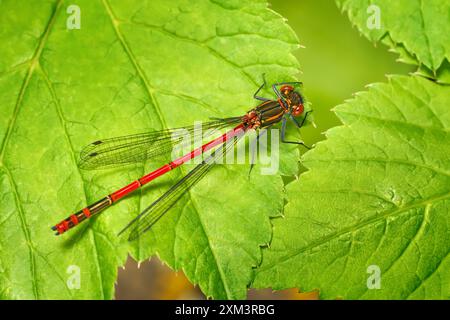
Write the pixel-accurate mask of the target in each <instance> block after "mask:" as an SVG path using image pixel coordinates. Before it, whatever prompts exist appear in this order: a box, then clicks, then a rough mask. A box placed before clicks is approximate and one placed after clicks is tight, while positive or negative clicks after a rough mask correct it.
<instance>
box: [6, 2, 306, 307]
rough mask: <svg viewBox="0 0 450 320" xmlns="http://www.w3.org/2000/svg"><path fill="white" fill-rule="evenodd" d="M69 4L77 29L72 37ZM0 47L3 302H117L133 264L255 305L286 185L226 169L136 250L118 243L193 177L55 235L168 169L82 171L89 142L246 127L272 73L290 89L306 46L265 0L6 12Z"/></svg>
mask: <svg viewBox="0 0 450 320" xmlns="http://www.w3.org/2000/svg"><path fill="white" fill-rule="evenodd" d="M70 5H77V6H78V7H79V8H80V13H81V15H80V17H81V24H80V27H81V28H80V29H73V30H72V29H68V28H67V19H68V18H69V17H71V15H72V14H73V11H70V10H69V11H67V10H68V7H69V6H70ZM11 12H15V13H16V14H11ZM0 41H1V43H2V46H1V47H0V57H1V58H0V115H1V116H0V185H1V193H0V248H1V256H0V298H3V299H17V298H40V299H54V298H58V299H67V298H107V299H110V298H112V297H113V296H114V282H115V280H116V277H117V267H118V266H120V265H123V263H124V261H125V259H126V257H127V254H128V252H130V253H131V255H132V256H133V257H135V258H136V259H138V260H144V259H148V258H149V257H150V256H153V255H158V256H159V257H160V258H161V259H162V260H164V261H165V262H166V263H167V264H169V265H170V266H171V267H172V268H174V269H176V270H183V271H184V272H185V273H186V275H187V276H188V278H189V279H190V280H191V281H192V282H193V283H195V284H198V285H199V286H200V288H201V289H202V291H203V292H204V293H205V294H206V295H207V296H212V297H214V298H244V297H245V295H246V289H247V285H248V284H249V282H250V281H251V278H252V272H253V271H252V267H254V266H256V265H258V264H259V262H260V259H261V249H260V245H263V244H266V243H268V242H269V240H270V237H271V225H270V222H269V218H270V217H272V216H274V215H277V214H278V212H280V210H281V209H282V205H283V201H284V199H283V197H284V196H283V183H282V179H281V177H280V176H279V175H273V176H263V175H260V174H255V175H253V176H252V179H251V180H250V181H249V180H248V179H247V173H248V166H244V165H232V166H231V165H230V166H218V167H217V168H214V169H213V170H212V171H211V173H210V176H208V177H207V178H205V179H204V180H203V181H201V182H200V183H199V184H198V185H197V186H196V187H195V188H194V189H193V190H192V191H191V192H190V193H189V194H188V196H187V197H186V198H184V199H183V200H182V201H180V203H178V204H177V206H176V208H174V209H172V210H171V211H170V212H169V213H168V214H167V215H166V216H164V218H163V219H161V220H160V221H159V222H158V223H157V224H156V225H155V227H154V229H153V230H152V231H151V232H149V233H148V234H146V236H145V237H143V238H141V239H140V240H139V241H136V242H132V243H128V242H127V241H126V239H125V238H118V237H117V232H118V231H119V230H120V229H121V228H122V227H123V226H124V225H125V224H126V223H127V222H128V221H130V220H131V219H132V218H133V217H135V216H136V214H138V213H139V212H140V211H141V210H143V208H145V207H146V206H148V205H149V204H150V203H151V202H152V201H153V200H155V199H156V198H157V197H158V196H159V195H161V193H162V192H163V191H165V190H167V188H168V186H170V185H171V184H173V183H174V182H175V181H177V180H178V179H179V178H180V177H181V176H182V174H183V173H186V172H187V168H182V169H181V170H178V171H176V172H172V173H170V174H168V176H167V177H164V178H163V179H161V181H158V182H156V183H154V184H153V185H152V186H149V187H147V188H145V189H144V190H142V192H140V193H138V194H136V195H134V196H132V197H129V198H127V199H125V200H123V201H121V202H120V203H119V204H117V205H115V206H114V207H112V208H111V209H109V210H108V211H107V212H105V213H103V214H102V215H101V216H99V217H95V218H93V219H91V220H90V221H89V222H87V223H83V225H80V226H79V227H77V229H78V230H73V231H71V232H70V233H68V234H65V235H63V236H60V237H58V238H55V237H54V236H53V234H52V232H51V231H50V226H52V225H54V224H55V223H56V222H58V221H60V220H61V219H63V218H65V217H67V216H68V215H69V214H70V213H72V212H74V211H76V210H79V209H80V208H82V207H83V206H85V205H86V204H87V203H92V202H93V201H95V200H97V199H98V198H100V197H103V196H105V195H106V194H108V193H110V192H112V191H114V190H116V189H118V188H120V187H122V186H124V185H125V184H127V183H129V182H131V181H133V180H134V179H136V178H138V177H140V176H141V175H143V174H144V173H145V172H149V171H151V170H154V169H155V168H157V166H159V165H161V163H152V162H148V163H146V164H145V165H144V164H138V165H135V166H130V167H127V168H123V169H114V170H106V171H98V172H87V171H82V170H79V169H78V168H77V165H76V162H77V158H78V153H79V150H80V149H81V148H82V147H83V146H84V145H86V144H87V143H89V142H91V141H93V140H97V139H99V138H105V137H112V136H118V135H125V134H132V133H137V132H145V131H149V130H153V129H161V128H168V127H176V126H182V125H191V124H192V123H193V122H194V120H208V118H209V117H211V116H215V117H217V116H218V117H221V116H231V115H240V114H242V113H243V112H245V111H247V110H248V109H250V108H252V107H253V106H254V105H255V101H254V100H253V99H252V94H253V92H255V90H256V89H257V87H258V86H259V84H260V83H261V82H262V79H261V74H262V73H263V72H265V73H267V76H268V80H270V81H273V80H275V79H277V80H278V81H280V80H281V81H282V80H293V79H294V75H295V74H297V73H298V63H297V61H296V59H295V57H294V56H293V55H292V54H291V51H292V50H294V49H296V48H297V47H298V41H297V38H296V36H295V34H294V33H293V32H292V30H291V29H290V28H289V27H288V26H287V25H286V24H285V22H284V21H283V18H282V17H281V16H279V15H278V14H276V13H274V12H273V11H271V10H269V9H268V8H267V4H266V2H265V1H262V0H259V1H250V0H244V1H243V0H239V1H237V0H229V1H215V0H210V1H207V0H202V1H195V2H194V1H189V0H175V1H170V2H167V1H162V0H149V1H142V0H134V1H119V0H109V1H107V0H105V1H100V0H98V1H92V0H79V1H70V2H67V1H45V2H43V1H27V2H26V3H25V2H24V1H13V0H10V1H8V0H6V1H1V2H0ZM266 93H269V91H267V92H266ZM296 152H297V150H291V151H290V153H288V154H287V155H286V157H290V158H292V159H295V156H294V155H295V154H296ZM191 167H192V166H191ZM280 170H281V171H282V172H289V171H293V170H294V166H292V164H291V165H289V164H285V166H284V167H282V168H280ZM295 170H297V168H296V167H295ZM77 268H79V269H77ZM77 270H79V272H80V287H79V288H76V279H75V278H74V277H76V276H77ZM74 279H75V281H74ZM68 282H69V285H68V284H67V283H68ZM74 284H75V287H74Z"/></svg>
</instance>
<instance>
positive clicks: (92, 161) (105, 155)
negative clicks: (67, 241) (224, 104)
mask: <svg viewBox="0 0 450 320" xmlns="http://www.w3.org/2000/svg"><path fill="white" fill-rule="evenodd" d="M300 84H301V83H300V82H283V83H276V84H273V85H272V90H273V91H274V93H275V94H276V96H277V99H276V100H271V99H267V98H264V97H261V96H259V95H258V94H259V92H260V91H261V90H262V89H263V87H264V86H265V85H266V81H265V80H264V83H263V84H262V85H261V86H260V87H259V88H258V90H257V91H256V92H255V94H254V95H253V97H254V98H255V99H257V100H260V101H262V102H261V103H260V104H259V105H258V106H256V107H255V108H253V109H251V110H250V111H248V112H247V113H246V114H244V115H243V116H239V117H231V118H225V119H214V120H212V121H210V122H206V123H204V124H203V125H202V129H224V128H226V127H231V126H234V127H233V129H231V130H229V131H228V132H226V133H225V134H223V135H221V136H219V137H218V138H216V139H213V140H211V141H210V142H208V143H206V144H203V145H202V146H200V147H198V148H195V149H194V150H192V151H191V152H189V153H187V154H185V155H184V156H182V157H180V158H178V159H176V160H174V161H172V162H170V163H167V164H165V165H163V166H162V167H160V168H158V169H156V170H154V171H153V172H150V173H149V174H147V175H145V176H143V177H141V178H139V179H137V180H135V181H133V182H132V183H130V184H128V185H127V186H125V187H123V188H121V189H119V190H117V191H115V192H113V193H111V194H109V195H108V196H106V197H104V198H103V199H101V200H99V201H97V202H95V203H94V204H91V205H89V206H87V207H86V208H84V209H82V210H80V211H78V212H76V213H74V214H72V215H70V216H69V217H68V218H67V219H64V220H62V221H61V222H60V223H58V224H56V225H55V226H53V227H52V230H54V231H56V235H59V234H62V233H64V232H66V231H67V230H69V229H71V228H73V227H75V226H76V225H78V224H79V223H80V222H82V221H84V220H86V219H88V218H90V217H92V216H94V215H97V214H99V213H100V212H102V211H103V210H104V209H106V208H107V207H109V206H111V205H112V204H113V203H116V202H117V201H119V200H120V199H122V198H123V197H125V196H127V195H128V194H130V193H132V192H133V191H135V190H137V189H138V188H140V187H142V186H143V185H146V184H147V183H149V182H150V181H153V180H155V179H156V178H158V177H160V176H162V175H164V174H165V173H167V172H169V171H171V170H173V169H175V168H176V167H179V166H180V165H182V164H184V163H186V162H188V161H189V160H191V159H193V158H195V157H197V156H199V155H202V154H204V153H206V152H207V151H211V154H210V155H209V156H207V157H206V158H205V159H204V160H203V161H202V162H201V163H200V164H198V165H197V166H196V167H195V168H194V169H193V170H191V171H190V172H189V173H188V174H187V175H186V176H184V177H183V178H182V179H181V180H179V181H178V182H177V183H176V184H175V185H173V186H172V187H171V188H170V189H169V190H168V191H167V192H166V193H164V194H163V195H162V196H161V197H159V198H158V199H157V200H156V201H154V202H153V203H152V204H151V205H150V206H149V207H147V208H146V209H145V210H143V211H142V212H141V213H140V214H139V215H138V216H137V217H136V218H135V219H133V220H132V221H131V222H130V223H129V224H127V225H126V226H125V228H124V229H122V231H121V232H120V233H119V234H121V233H123V232H124V231H125V230H127V229H129V228H130V227H132V231H131V232H130V235H129V239H130V240H133V239H135V238H136V237H138V236H139V235H141V234H142V233H144V232H145V231H147V230H149V229H150V228H151V226H152V225H153V224H155V223H156V222H157V221H158V220H159V219H160V218H161V217H162V216H163V215H164V214H165V213H166V212H167V211H168V210H169V209H170V208H171V207H172V206H173V205H174V204H175V203H176V201H177V200H178V199H179V198H180V197H181V196H182V195H183V194H185V193H186V191H187V190H189V188H190V187H192V186H193V185H194V184H195V183H196V182H197V181H199V180H200V179H201V178H202V177H203V176H205V174H206V173H207V172H208V171H209V169H210V168H211V167H212V165H213V164H214V163H215V162H216V160H217V158H219V157H222V156H223V155H224V154H226V153H227V152H228V151H229V150H230V149H232V148H234V144H235V143H236V141H237V139H239V137H240V136H242V135H240V134H239V133H246V132H248V131H249V130H257V131H258V135H257V137H256V139H258V138H259V137H260V136H261V134H263V133H264V132H265V130H267V129H268V128H270V127H271V126H273V125H274V124H276V123H279V122H281V141H282V142H284V143H292V144H300V145H303V146H305V147H306V148H308V149H309V147H308V146H306V145H305V144H304V143H303V142H302V141H287V140H286V139H285V132H286V123H287V120H291V121H292V122H293V123H294V124H295V126H296V127H298V128H300V127H302V126H303V124H304V123H305V120H306V118H307V116H308V114H309V112H311V111H309V112H305V110H304V99H303V96H302V95H301V93H300V92H299V90H298V88H297V87H298V86H299V85H300ZM186 132H189V133H192V134H194V135H195V130H194V126H190V127H185V128H177V129H169V130H161V131H154V132H149V133H144V134H136V135H130V136H123V137H117V138H111V139H105V140H99V141H95V142H93V143H91V144H89V145H88V146H86V147H85V148H84V149H83V150H82V151H81V161H80V167H81V168H83V169H100V168H107V167H110V166H115V165H125V164H129V163H135V162H142V161H145V160H147V159H150V158H152V157H156V156H159V155H162V154H167V153H168V152H170V151H171V150H172V146H173V145H174V144H175V143H177V141H178V140H181V139H182V137H183V134H184V133H186ZM210 132H211V131H210ZM181 133H183V134H181ZM230 141H233V143H230ZM227 142H228V143H227ZM214 148H215V149H214Z"/></svg>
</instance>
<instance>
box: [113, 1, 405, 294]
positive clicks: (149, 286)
mask: <svg viewBox="0 0 450 320" xmlns="http://www.w3.org/2000/svg"><path fill="white" fill-rule="evenodd" d="M270 4H271V8H272V9H273V10H275V11H276V12H278V13H279V14H281V15H282V16H284V17H285V18H287V19H288V24H289V25H290V26H291V27H292V28H293V29H294V30H295V32H296V33H297V35H298V37H299V39H300V43H301V44H302V45H303V46H305V48H303V49H299V50H298V51H297V52H295V54H296V56H297V58H298V60H299V62H300V64H301V69H302V71H303V74H301V75H300V79H301V81H303V82H304V92H305V95H306V98H307V99H308V100H309V101H310V102H311V103H312V108H313V109H314V118H315V123H316V125H317V128H313V127H307V128H304V129H302V135H303V138H304V140H305V141H306V142H307V143H308V144H313V143H315V142H317V141H320V140H323V139H324V136H323V135H322V132H324V131H326V130H327V129H328V128H331V127H334V126H336V125H339V124H340V122H339V120H338V119H337V118H336V116H335V115H334V114H333V113H332V112H331V111H330V109H331V108H333V107H334V106H336V105H338V104H341V103H342V102H344V100H346V99H349V98H351V97H352V94H354V93H355V92H358V91H362V90H364V89H365V86H366V85H367V84H370V83H373V82H381V81H386V77H385V76H386V75H387V74H407V73H408V72H411V71H412V68H411V67H410V66H407V65H404V64H400V63H397V62H396V59H397V56H396V55H395V54H392V53H389V52H388V50H387V47H385V46H383V45H380V46H379V47H375V46H374V44H372V43H370V42H369V41H368V40H367V39H365V38H363V37H362V36H360V35H359V33H358V31H357V30H356V29H355V28H353V27H352V26H351V24H350V22H349V20H348V19H347V17H346V16H345V15H344V14H341V13H340V12H339V10H338V8H337V6H336V4H335V2H334V1H333V0H271V1H270ZM116 290H117V291H116V292H117V293H116V298H117V299H202V298H204V296H203V295H202V294H201V292H200V291H199V290H198V289H197V288H194V287H193V286H192V285H191V284H190V283H189V282H188V281H187V280H186V278H185V277H184V276H183V274H181V272H179V273H175V272H173V271H171V270H170V269H169V268H168V267H166V266H163V265H162V264H161V263H159V262H158V261H157V259H156V258H155V259H152V261H151V262H145V263H142V264H141V266H140V268H139V269H138V268H137V265H136V263H135V262H134V261H132V260H129V261H128V262H127V265H126V268H125V270H122V269H120V270H119V279H118V284H117V286H116ZM249 298H255V299H267V298H269V299H270V298H283V299H311V298H313V299H314V298H317V294H297V292H296V290H295V289H293V290H285V291H283V292H279V293H276V294H274V293H272V292H271V290H251V291H250V293H249Z"/></svg>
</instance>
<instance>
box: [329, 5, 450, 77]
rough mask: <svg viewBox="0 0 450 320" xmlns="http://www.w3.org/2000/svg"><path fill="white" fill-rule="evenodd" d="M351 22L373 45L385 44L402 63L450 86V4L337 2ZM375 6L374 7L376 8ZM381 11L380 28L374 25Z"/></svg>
mask: <svg viewBox="0 0 450 320" xmlns="http://www.w3.org/2000/svg"><path fill="white" fill-rule="evenodd" d="M336 1H337V4H338V6H339V7H340V8H341V9H342V10H343V11H346V12H347V13H348V16H349V19H350V21H351V22H352V23H353V24H355V25H356V26H357V28H358V29H359V30H360V32H361V33H362V34H364V35H365V36H366V37H367V38H368V39H369V40H371V41H382V42H383V43H385V44H386V45H388V46H390V47H391V49H392V50H393V51H394V52H397V53H398V54H400V61H403V62H406V63H412V64H417V65H419V66H421V69H422V72H421V73H425V72H426V73H428V75H429V76H432V77H433V78H437V79H439V81H441V82H444V83H450V82H449V76H448V73H449V72H450V71H449V70H450V66H449V62H450V24H449V23H448V21H449V19H450V16H449V14H450V2H449V1H447V0H427V1H425V0H415V1H411V0H396V1H389V0H371V1H367V0H336ZM374 6H375V7H374ZM375 8H379V18H380V19H379V22H380V23H379V25H378V26H379V28H378V26H377V25H376V24H375V20H374V19H375V18H376V15H377V13H378V12H377V10H376V9H375Z"/></svg>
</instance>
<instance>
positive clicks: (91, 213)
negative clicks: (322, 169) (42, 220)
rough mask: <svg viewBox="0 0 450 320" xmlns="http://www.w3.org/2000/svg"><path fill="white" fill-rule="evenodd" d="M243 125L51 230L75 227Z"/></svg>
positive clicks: (62, 230)
mask: <svg viewBox="0 0 450 320" xmlns="http://www.w3.org/2000/svg"><path fill="white" fill-rule="evenodd" d="M243 130H244V125H242V124H240V125H238V126H237V127H236V128H234V129H232V130H230V131H228V132H227V133H225V134H223V135H222V136H220V137H218V138H216V139H214V140H212V141H210V142H208V143H205V144H204V145H202V146H201V147H198V148H197V149H194V150H193V151H191V152H189V153H187V154H185V155H184V156H182V157H180V158H178V159H176V160H174V161H172V162H170V163H168V164H165V165H163V166H162V167H160V168H158V169H156V170H155V171H152V172H150V173H149V174H147V175H145V176H143V177H141V178H140V179H138V180H135V181H133V182H132V183H130V184H128V185H127V186H125V187H123V188H121V189H119V190H117V191H115V192H113V193H111V194H110V195H108V196H106V197H104V198H103V199H101V200H99V201H97V202H95V203H94V204H91V205H90V206H87V207H86V208H84V209H82V210H80V211H78V212H76V213H74V214H72V215H71V216H69V217H68V218H66V219H64V220H62V221H61V222H59V223H58V224H56V225H55V226H53V227H52V230H54V231H56V235H60V234H63V233H64V232H66V231H67V230H69V229H71V228H73V227H75V226H76V225H78V224H79V223H80V222H82V221H84V220H86V219H89V218H90V217H92V216H94V215H96V214H98V213H100V212H101V211H103V210H104V209H106V208H107V207H109V206H111V205H112V204H113V203H115V202H116V201H118V200H120V199H121V198H123V197H125V196H127V195H128V194H130V193H132V192H133V191H135V190H137V189H139V188H140V187H142V186H143V185H145V184H147V183H149V182H150V181H153V180H154V179H156V178H158V177H160V176H162V175H163V174H165V173H167V172H169V171H171V170H172V169H175V168H176V167H178V166H180V165H182V164H183V163H185V162H187V161H189V160H190V159H193V158H195V157H197V156H199V155H201V154H203V153H204V152H206V151H208V150H210V149H212V148H214V147H216V146H218V145H221V144H223V143H225V142H226V141H228V140H229V139H231V138H233V137H235V136H236V135H238V134H239V133H240V132H243Z"/></svg>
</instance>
